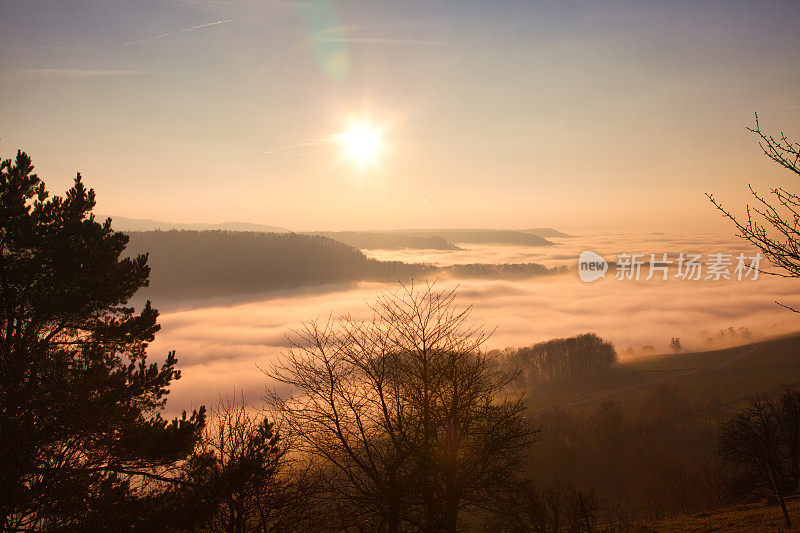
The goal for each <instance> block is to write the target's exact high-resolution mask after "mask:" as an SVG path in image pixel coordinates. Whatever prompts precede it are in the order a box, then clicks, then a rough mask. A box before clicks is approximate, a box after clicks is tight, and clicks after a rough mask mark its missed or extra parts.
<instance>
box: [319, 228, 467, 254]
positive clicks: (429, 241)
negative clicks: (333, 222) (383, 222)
mask: <svg viewBox="0 0 800 533" xmlns="http://www.w3.org/2000/svg"><path fill="white" fill-rule="evenodd" d="M314 235H322V236H323V237H328V238H329V239H334V240H336V241H339V242H343V243H344V244H346V245H348V246H352V247H353V248H358V249H361V250H402V249H405V248H409V249H414V250H460V249H461V248H459V247H458V246H455V245H454V244H450V243H449V242H447V241H446V240H445V239H443V238H442V237H439V236H435V235H433V236H423V235H408V234H405V233H394V232H384V231H331V232H315V233H314Z"/></svg>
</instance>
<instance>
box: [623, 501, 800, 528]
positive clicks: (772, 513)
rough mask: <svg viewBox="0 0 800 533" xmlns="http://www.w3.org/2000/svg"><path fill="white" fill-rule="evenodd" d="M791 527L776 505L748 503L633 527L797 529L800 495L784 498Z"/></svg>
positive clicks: (799, 518) (799, 515)
mask: <svg viewBox="0 0 800 533" xmlns="http://www.w3.org/2000/svg"><path fill="white" fill-rule="evenodd" d="M787 508H788V510H789V517H790V518H791V519H792V529H786V527H785V524H784V522H783V515H782V513H781V509H780V507H778V506H777V505H766V504H763V503H751V504H746V505H737V506H735V507H728V508H725V509H720V510H718V511H716V512H713V513H699V514H695V515H691V516H676V517H670V518H665V519H664V520H659V521H657V522H652V523H649V524H642V525H640V526H639V527H638V528H635V531H641V532H642V533H645V532H651V531H652V532H656V531H658V532H659V533H672V532H679V531H732V532H742V533H743V532H749V531H765V532H766V531H776V532H777V531H798V530H800V528H799V527H798V521H800V498H795V499H792V500H790V501H788V502H787Z"/></svg>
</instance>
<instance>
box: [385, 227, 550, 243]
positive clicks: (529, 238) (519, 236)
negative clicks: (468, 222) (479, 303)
mask: <svg viewBox="0 0 800 533" xmlns="http://www.w3.org/2000/svg"><path fill="white" fill-rule="evenodd" d="M392 233H402V234H405V235H415V236H419V237H441V238H442V239H444V240H446V241H447V242H451V243H456V244H458V243H462V242H463V243H473V244H506V245H518V246H554V245H555V243H553V242H550V241H548V240H547V239H545V238H544V237H540V236H539V235H534V234H533V233H527V232H524V231H515V230H500V229H430V230H397V231H394V232H392Z"/></svg>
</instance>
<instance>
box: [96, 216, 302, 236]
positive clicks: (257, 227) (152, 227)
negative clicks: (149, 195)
mask: <svg viewBox="0 0 800 533" xmlns="http://www.w3.org/2000/svg"><path fill="white" fill-rule="evenodd" d="M106 216H107V215H102V216H98V218H99V219H101V220H104V219H105V218H106ZM108 216H109V217H110V218H111V220H112V221H113V224H112V227H113V228H114V229H115V230H117V231H156V230H162V231H168V230H173V229H175V230H196V231H207V230H224V231H256V232H263V233H289V230H288V229H286V228H281V227H278V226H267V225H265V224H250V223H248V222H222V223H220V224H207V223H181V222H165V221H163V220H150V219H147V218H125V217H118V216H112V215H108Z"/></svg>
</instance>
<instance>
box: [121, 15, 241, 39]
mask: <svg viewBox="0 0 800 533" xmlns="http://www.w3.org/2000/svg"><path fill="white" fill-rule="evenodd" d="M226 22H233V19H225V20H218V21H216V22H206V23H205V24H198V25H197V26H192V27H191V28H183V29H182V30H178V31H173V32H170V33H162V34H161V35H156V36H155V37H148V38H147V39H140V40H138V41H129V42H127V43H122V46H131V45H133V44H142V43H149V42H150V41H155V40H156V39H163V38H164V37H172V36H173V35H178V34H179V33H186V32H187V31H194V30H199V29H202V28H208V27H209V26H217V25H219V24H225V23H226Z"/></svg>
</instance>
